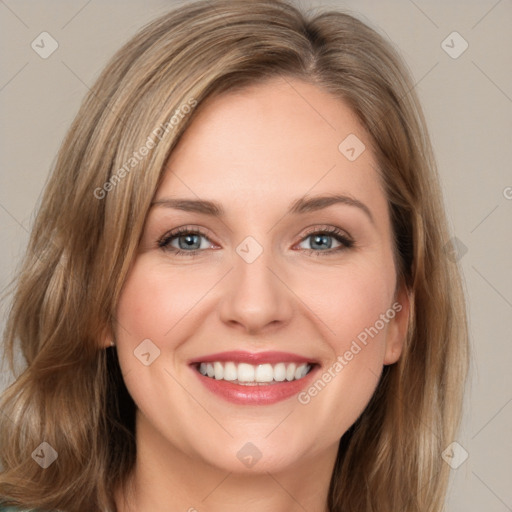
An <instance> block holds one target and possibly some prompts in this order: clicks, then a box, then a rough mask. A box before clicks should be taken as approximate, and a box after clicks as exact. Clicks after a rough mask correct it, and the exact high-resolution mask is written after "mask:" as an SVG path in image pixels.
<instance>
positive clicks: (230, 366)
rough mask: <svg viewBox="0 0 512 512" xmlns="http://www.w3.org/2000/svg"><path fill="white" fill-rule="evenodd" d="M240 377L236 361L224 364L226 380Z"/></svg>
mask: <svg viewBox="0 0 512 512" xmlns="http://www.w3.org/2000/svg"><path fill="white" fill-rule="evenodd" d="M237 377H238V371H237V369H236V365H235V363H231V362H229V363H225V364H224V380H236V379H237Z"/></svg>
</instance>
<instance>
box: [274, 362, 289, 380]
mask: <svg viewBox="0 0 512 512" xmlns="http://www.w3.org/2000/svg"><path fill="white" fill-rule="evenodd" d="M284 379H286V365H285V364H284V363H277V364H276V365H275V366H274V380H276V381H277V382H283V380H284Z"/></svg>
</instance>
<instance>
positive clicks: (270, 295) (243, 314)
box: [219, 251, 294, 334]
mask: <svg viewBox="0 0 512 512" xmlns="http://www.w3.org/2000/svg"><path fill="white" fill-rule="evenodd" d="M234 256H235V257H234V269H233V270H232V271H231V272H230V273H229V277H228V280H227V282H226V283H225V286H226V289H225V293H224V294H223V295H224V296H223V299H222V302H221V304H220V309H219V311H220V318H221V320H222V321H223V322H224V323H225V324H228V325H229V326H230V327H235V328H238V329H239V330H241V331H244V332H245V333H247V334H257V333H266V332H269V331H271V330H275V329H279V328H280V327H282V326H284V325H286V324H288V323H289V321H290V319H291V317H292V314H293V310H294V309H293V298H294V295H293V292H292V291H291V290H290V289H289V288H288V287H287V285H286V282H285V279H283V277H284V276H282V275H280V272H279V269H278V268H277V266H276V264H275V261H273V260H272V258H271V255H270V254H269V253H268V252H267V251H263V253H262V254H261V255H260V256H259V257H258V258H257V259H256V260H255V261H253V262H252V263H248V262H246V261H245V260H244V259H243V258H241V257H239V256H238V255H237V254H235V255H234Z"/></svg>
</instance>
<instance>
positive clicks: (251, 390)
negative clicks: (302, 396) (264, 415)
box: [192, 366, 318, 405]
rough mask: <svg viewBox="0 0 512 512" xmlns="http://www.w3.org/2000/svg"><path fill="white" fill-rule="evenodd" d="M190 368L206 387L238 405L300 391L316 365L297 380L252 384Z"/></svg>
mask: <svg viewBox="0 0 512 512" xmlns="http://www.w3.org/2000/svg"><path fill="white" fill-rule="evenodd" d="M192 370H193V371H194V373H195V374H196V375H197V376H198V378H199V380H200V381H201V382H202V384H203V385H204V386H205V387H206V388H207V389H209V390H210V391H211V392H212V393H214V394H216V395H218V396H220V397H221V398H223V399H224V400H227V401H228V402H231V403H234V404H240V405H271V404H275V403H277V402H281V401H282V400H287V399H288V398H291V397H292V396H294V395H297V394H298V393H300V392H301V391H302V390H303V389H304V388H305V387H306V386H308V385H309V383H310V382H311V380H312V378H313V375H314V374H315V373H316V371H317V370H318V366H314V367H313V368H312V369H311V371H310V372H309V373H308V374H307V375H306V376H305V377H303V378H302V379H299V380H292V381H290V382H288V381H283V382H276V383H273V384H259V385H258V384H256V385H254V386H252V385H241V384H234V383H233V382H229V381H227V380H217V379H214V378H211V377H205V376H204V375H202V374H201V373H199V371H197V369H196V368H195V367H193V368H192Z"/></svg>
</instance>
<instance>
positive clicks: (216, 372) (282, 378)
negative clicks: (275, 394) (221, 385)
mask: <svg viewBox="0 0 512 512" xmlns="http://www.w3.org/2000/svg"><path fill="white" fill-rule="evenodd" d="M313 366H314V365H313V364H312V363H301V364H296V363H284V362H283V363H276V364H269V363H265V364H258V365H253V364H248V363H235V362H233V361H212V362H207V363H206V362H205V363H199V364H197V365H196V369H197V371H198V372H199V373H200V374H201V375H203V376H204V377H209V378H210V379H213V380H221V381H228V382H231V383H233V384H239V385H242V386H263V385H272V384H278V383H280V382H292V381H297V380H301V379H303V378H304V377H305V376H306V375H308V373H309V372H310V371H311V369H312V368H313Z"/></svg>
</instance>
